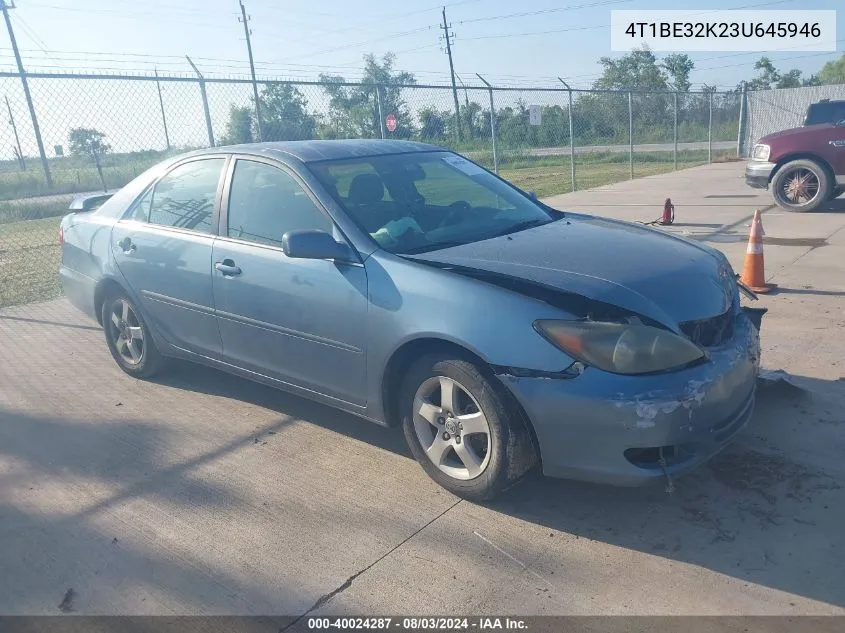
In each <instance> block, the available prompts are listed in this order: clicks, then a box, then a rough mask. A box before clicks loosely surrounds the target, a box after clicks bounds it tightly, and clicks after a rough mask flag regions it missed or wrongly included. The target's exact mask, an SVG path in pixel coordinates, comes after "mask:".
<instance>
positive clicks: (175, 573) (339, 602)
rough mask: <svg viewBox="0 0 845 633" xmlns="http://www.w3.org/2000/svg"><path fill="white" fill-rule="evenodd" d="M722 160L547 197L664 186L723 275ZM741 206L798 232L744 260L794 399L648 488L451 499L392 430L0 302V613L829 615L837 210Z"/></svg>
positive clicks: (639, 192) (835, 564) (769, 354)
mask: <svg viewBox="0 0 845 633" xmlns="http://www.w3.org/2000/svg"><path fill="white" fill-rule="evenodd" d="M741 172H742V164H722V165H713V166H709V167H702V168H695V169H689V170H685V171H682V172H677V173H674V174H664V175H661V176H654V177H650V178H644V179H641V180H638V181H632V182H626V183H620V184H617V185H611V186H608V187H603V188H601V189H597V190H593V191H584V192H577V193H574V194H569V195H567V196H559V197H557V198H554V199H553V200H552V201H551V202H552V203H553V204H555V205H556V206H561V207H566V208H571V209H590V210H592V211H594V212H596V213H598V214H601V215H609V216H614V217H620V218H624V219H631V220H651V219H654V218H656V217H657V216H658V215H659V213H660V210H661V208H662V203H663V199H664V198H666V197H667V196H668V197H672V199H673V201H674V202H675V205H676V219H677V221H678V224H677V225H675V226H674V227H671V229H669V230H671V231H676V232H681V233H684V234H688V236H690V237H694V238H697V239H703V240H707V241H709V242H710V243H713V244H714V245H716V246H717V247H719V248H723V249H724V250H725V251H726V252H727V253H728V255H729V257H730V259H731V261H732V263H733V264H734V266H735V267H737V268H739V267H740V266H741V263H742V256H743V253H744V248H745V243H744V240H745V236H746V235H747V231H748V227H747V226H746V225H747V224H748V223H749V222H750V217H751V214H752V213H753V210H754V209H755V208H765V207H767V206H768V205H769V204H770V198H769V196H768V195H767V194H766V193H765V192H755V191H754V190H751V189H747V188H746V187H745V185H744V183H742V181H741ZM713 195H720V196H730V197H720V198H713V197H708V196H713ZM742 196H752V197H742ZM763 221H764V226H765V230H766V233H767V236H768V238H770V239H771V238H779V239H783V240H790V239H795V238H796V237H799V236H800V237H802V238H805V239H806V238H809V239H814V240H816V242H812V243H813V244H817V243H818V244H819V245H817V246H802V245H799V244H796V243H794V242H793V243H790V242H786V243H783V244H782V245H769V244H767V245H766V251H765V252H766V265H767V269H766V270H767V273H768V276H769V277H770V278H772V279H773V280H774V281H776V282H778V283H779V284H780V286H781V292H780V294H777V295H770V296H768V297H765V298H764V299H761V303H763V304H764V305H767V306H768V307H769V308H770V312H769V314H768V315H767V316H766V317H765V319H764V322H763V331H762V337H763V345H764V353H763V364H764V366H765V367H766V368H767V369H785V370H787V371H789V372H790V373H791V374H792V375H793V376H794V378H793V380H794V381H795V382H796V383H797V384H799V385H800V386H801V388H800V389H795V388H792V387H790V386H789V385H785V384H775V385H774V386H767V387H764V388H761V393H760V399H759V405H758V409H757V411H756V413H755V417H754V420H753V422H752V424H751V426H750V427H749V429H748V430H747V431H746V432H745V433H743V434H742V435H741V436H740V438H739V439H738V440H737V442H736V443H735V444H734V445H733V446H731V447H730V448H729V449H728V450H726V451H725V452H724V453H723V454H721V455H719V456H717V457H716V458H715V459H714V460H713V461H712V462H711V463H709V464H708V465H706V466H704V467H702V468H701V469H699V470H698V471H696V472H694V473H692V474H690V475H689V476H687V477H685V478H683V479H681V480H679V481H678V482H676V490H675V492H674V493H672V494H666V493H665V492H663V490H662V488H661V487H658V488H650V489H636V490H628V489H614V488H608V487H602V486H593V485H585V484H579V483H572V482H563V481H554V480H544V479H542V478H539V477H532V478H531V479H530V480H529V481H526V482H525V483H524V484H523V485H521V486H519V487H517V488H516V489H514V490H512V491H511V492H510V493H508V494H507V495H505V497H504V498H503V499H502V500H500V501H498V502H496V503H492V504H487V505H477V504H471V503H467V502H465V501H460V500H458V499H457V498H455V497H452V496H451V495H449V494H448V493H446V492H445V491H443V490H441V489H439V488H438V487H437V486H436V485H434V484H433V483H432V482H431V481H430V480H429V479H428V478H427V477H426V476H425V474H424V473H423V471H422V470H421V469H420V468H419V466H418V465H417V464H416V462H414V461H413V460H412V459H411V458H410V455H409V453H408V451H407V449H406V448H405V446H404V440H403V438H402V436H401V433H400V432H397V431H391V430H387V429H382V428H380V427H377V426H375V425H372V424H369V423H367V422H364V421H361V420H358V419H356V418H353V417H350V416H347V415H344V414H341V413H338V412H336V411H333V410H331V409H328V408H325V407H321V406H319V405H315V404H312V403H309V402H307V401H305V400H302V399H299V398H296V397H293V396H289V395H287V394H284V393H281V392H276V391H273V390H271V389H268V388H265V387H262V386H259V385H256V384H253V383H249V382H246V381H243V380H240V379H237V378H233V377H230V376H227V375H224V374H221V373H218V372H215V371H211V370H207V369H204V368H200V367H195V366H191V365H178V366H177V367H176V369H175V370H174V371H173V372H172V373H171V374H169V375H167V376H165V377H163V378H162V379H161V380H158V381H154V382H143V381H136V380H133V379H131V378H129V377H128V376H126V375H124V374H123V373H122V372H120V371H119V370H118V369H117V367H116V366H115V365H114V362H113V361H112V359H111V357H110V356H109V353H108V351H107V349H106V346H105V343H104V341H103V336H102V332H101V331H100V330H99V328H98V327H97V326H96V323H91V322H89V321H87V320H86V319H85V318H84V317H82V316H81V315H79V314H77V313H76V312H75V311H74V310H73V309H72V308H71V307H70V306H68V304H67V303H66V302H65V301H64V300H58V301H53V302H47V303H42V304H36V305H30V306H19V307H16V308H9V309H5V310H2V311H0V570H3V573H2V574H0V614H60V613H62V612H65V611H67V612H71V613H76V614H162V615H170V614H275V615H285V616H291V617H298V616H303V615H304V614H311V615H313V614H321V613H348V614H353V613H357V614H372V613H406V614H411V613H413V614H440V615H449V614H455V613H479V614H484V613H489V612H496V613H500V614H501V613H512V614H678V615H681V614H791V615H798V614H845V555H843V552H842V549H841V533H842V525H843V524H845V503H843V501H845V491H843V489H842V485H843V483H845V463H843V460H842V458H841V456H842V455H843V451H845V418H843V414H842V411H843V410H845V406H843V405H845V381H842V380H841V377H842V376H845V369H843V363H845V360H843V359H845V341H843V340H842V337H841V336H838V337H837V336H835V335H834V334H833V332H836V331H840V332H841V331H842V328H843V326H845V312H843V301H842V296H843V295H845V275H843V273H845V258H843V252H845V231H843V226H845V205H842V204H841V203H837V204H836V205H835V206H834V208H833V209H831V210H828V211H824V212H818V213H815V214H810V215H797V214H786V213H781V212H779V211H777V210H776V209H769V210H767V211H766V212H765V213H764V217H763ZM822 242H823V243H822ZM803 243H805V242H802V244H803ZM71 589H72V590H73V591H72V592H69V590H71ZM68 596H70V597H69V599H68V600H65V598H68ZM60 605H62V607H63V608H62V609H60V608H59V607H60Z"/></svg>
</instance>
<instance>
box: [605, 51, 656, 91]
mask: <svg viewBox="0 0 845 633" xmlns="http://www.w3.org/2000/svg"><path fill="white" fill-rule="evenodd" d="M599 63H600V64H601V65H602V68H603V70H602V75H601V77H599V78H598V79H597V80H596V81H595V82H594V83H593V87H594V88H598V89H604V90H667V89H668V88H669V86H668V84H667V83H666V76H665V74H664V73H663V72H662V71H661V69H660V66H659V65H658V64H657V58H656V57H655V56H654V53H652V52H651V51H650V50H648V48H642V49H638V50H634V51H631V52H630V53H628V54H627V55H623V56H622V57H620V58H619V59H613V58H611V57H602V58H601V59H599Z"/></svg>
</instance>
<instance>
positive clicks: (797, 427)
mask: <svg viewBox="0 0 845 633" xmlns="http://www.w3.org/2000/svg"><path fill="white" fill-rule="evenodd" d="M796 384H797V385H800V387H796V386H795V385H796ZM843 404H845V382H842V381H822V380H816V379H811V378H805V377H798V378H795V379H792V378H790V381H789V382H787V381H783V382H775V383H773V384H770V385H765V386H763V385H761V388H760V390H759V392H758V404H757V409H756V411H755V415H754V418H753V420H752V422H751V424H750V425H749V428H748V429H746V430H745V431H744V432H743V433H742V434H741V435H740V437H739V438H738V439H737V441H736V442H735V443H734V444H732V445H731V446H729V447H728V448H727V449H726V450H725V451H723V452H722V453H720V454H719V455H717V456H716V457H714V458H713V459H712V460H711V461H710V462H709V463H707V464H705V465H704V466H702V467H701V468H699V469H698V470H696V471H693V472H692V473H690V474H688V475H686V476H685V477H682V478H680V479H678V480H676V481H675V492H674V493H672V494H667V493H665V492H664V490H663V487H662V486H659V487H651V488H639V489H622V488H611V487H606V486H597V485H588V484H579V483H576V482H567V481H556V480H551V479H544V478H542V477H534V478H533V480H532V481H531V482H526V485H523V486H520V487H519V488H518V489H515V490H513V491H510V492H509V494H508V495H507V496H506V497H505V498H504V499H502V500H501V501H500V502H498V503H494V504H491V505H490V508H491V509H494V510H496V511H498V512H501V513H504V514H507V515H511V516H515V517H519V518H520V519H523V520H526V521H531V522H533V523H539V524H542V525H545V526H547V527H549V528H553V529H556V530H562V531H564V532H568V533H571V534H575V535H579V536H581V537H584V538H587V539H593V540H599V541H603V542H607V543H611V544H614V545H618V546H620V547H624V548H630V549H635V550H639V551H643V552H647V553H650V554H653V555H655V556H662V557H666V558H669V559H672V560H676V561H680V562H684V563H691V564H694V565H699V566H702V567H705V568H708V569H711V570H713V571H716V572H719V573H723V574H726V575H729V576H733V577H735V578H739V579H743V580H747V581H748V582H750V583H757V584H760V585H765V586H768V587H773V588H776V589H779V590H782V591H786V592H790V593H794V594H797V595H802V596H806V597H808V598H811V599H815V600H819V601H822V602H826V603H830V604H835V605H838V606H845V583H843V571H842V570H843V564H845V556H844V555H843V553H842V551H841V532H842V525H843V522H845V490H843V485H845V471H843V467H842V465H841V461H842V460H841V455H842V453H841V451H842V450H843V448H845V442H843V430H845V413H843V411H844V410H845V408H843Z"/></svg>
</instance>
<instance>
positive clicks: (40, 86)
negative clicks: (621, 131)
mask: <svg viewBox="0 0 845 633" xmlns="http://www.w3.org/2000/svg"><path fill="white" fill-rule="evenodd" d="M6 1H7V2H9V1H10V0H6ZM244 2H245V3H246V5H247V15H248V18H249V19H248V24H249V26H250V28H251V30H252V47H253V53H254V58H255V63H256V68H257V72H258V75H259V77H264V78H271V79H299V80H316V79H317V78H318V77H319V75H320V73H329V74H337V75H342V76H344V77H345V78H346V79H348V80H350V81H354V80H356V79H359V78H360V76H361V69H362V66H363V62H362V57H363V55H364V54H366V53H374V54H376V55H383V54H384V53H387V52H393V53H395V54H396V56H397V61H396V67H397V68H398V69H400V70H406V71H410V72H412V73H413V74H414V75H415V76H416V79H417V81H418V82H419V83H421V84H433V85H442V86H445V85H447V84H448V82H449V74H448V72H449V65H448V58H447V56H446V55H445V52H444V50H443V48H444V43H443V41H442V37H441V36H442V30H441V29H440V20H441V5H440V4H435V3H434V0H404V1H403V2H397V1H395V0H392V1H389V2H380V1H376V0H311V1H310V2H309V1H306V0H244ZM445 2H446V12H447V17H448V22H449V24H450V25H451V30H450V32H452V33H454V46H453V53H454V63H455V70H456V73H457V77H458V80H459V81H460V82H462V83H464V84H466V85H469V86H472V85H476V86H477V85H480V82H479V80H478V79H477V77H476V76H475V74H476V73H479V74H480V75H482V76H483V77H485V78H486V79H487V80H488V81H489V82H490V83H491V84H493V85H498V86H511V87H523V88H524V87H528V86H532V87H560V83H559V82H558V80H557V77H562V78H564V80H566V81H567V82H568V83H569V84H570V85H571V86H572V87H573V88H588V87H590V86H591V85H592V83H593V81H595V79H596V78H597V77H598V76H599V75H600V72H601V66H600V65H599V63H598V60H599V58H600V57H602V56H610V57H619V56H620V55H621V54H622V53H612V52H611V50H610V48H611V47H610V30H609V23H610V11H611V10H613V9H627V10H644V9H677V8H679V7H683V8H687V9H696V10H699V9H700V10H701V11H703V12H706V11H708V10H709V11H712V10H714V9H740V8H746V9H747V8H752V7H753V8H754V9H755V10H756V9H759V10H763V9H767V8H770V9H794V10H799V9H807V8H813V9H835V8H836V7H837V5H838V4H841V0H768V1H767V0H698V2H697V3H696V4H695V5H681V4H680V3H679V2H678V0H672V1H665V0H557V4H555V0H521V1H520V2H513V1H512V0H511V1H507V0H445ZM15 4H16V7H15V8H14V9H11V10H10V11H9V13H10V16H11V20H12V25H13V27H14V30H15V34H16V36H17V39H18V45H19V47H20V50H21V55H22V58H23V63H24V67H25V68H26V69H27V71H29V72H30V73H33V72H38V71H41V72H57V73H68V72H77V73H80V72H88V73H94V72H100V73H121V72H123V73H144V74H150V75H151V74H152V73H153V71H154V70H156V71H157V72H158V73H159V74H160V75H162V76H166V75H174V76H193V75H192V71H191V68H190V66H189V65H188V62H187V60H186V59H185V55H190V56H191V58H192V59H193V61H194V62H195V63H196V65H197V66H198V67H199V69H200V70H201V71H202V72H203V73H204V74H205V76H206V77H224V76H225V77H239V78H246V77H248V72H249V66H248V62H247V50H246V41H245V38H244V32H243V25H242V23H240V22H239V21H238V20H239V17H240V5H239V3H238V0H179V1H178V2H176V1H173V2H167V0H147V1H144V2H138V1H136V0H17V1H16V2H15ZM837 20H838V24H837V38H838V44H837V47H838V49H839V53H838V54H837V53H817V52H807V51H803V52H802V51H801V50H800V48H799V49H797V50H791V51H786V52H781V53H774V54H769V53H767V55H769V56H770V57H771V58H772V59H773V60H774V63H775V65H776V66H777V67H778V68H779V69H781V70H784V71H785V70H788V69H791V68H798V69H800V70H802V71H804V72H805V73H811V72H814V71H817V70H818V69H819V68H820V67H821V66H822V65H823V63H824V62H825V61H829V60H832V59H835V58H837V56H838V55H841V54H842V51H843V50H845V47H843V42H845V23H843V22H845V10H840V11H839V15H838V16H837ZM0 31H3V29H2V27H0ZM660 56H662V54H658V57H660ZM760 56H761V53H759V52H756V53H731V52H713V53H697V54H692V55H691V57H692V59H693V60H694V61H695V63H696V69H695V70H694V71H693V73H692V75H691V81H692V83H693V89H695V88H700V87H701V86H702V84H708V85H711V86H712V85H716V86H718V87H720V88H722V89H732V88H734V87H735V86H736V85H737V83H738V82H739V81H740V80H743V79H749V78H750V77H751V76H753V74H754V70H753V63H754V61H755V60H757V59H759V57H760ZM14 69H15V60H14V57H13V54H12V50H11V45H10V42H9V39H8V36H7V35H6V33H5V32H0V71H3V70H5V71H8V70H14ZM30 87H31V91H32V94H33V99H34V102H35V108H36V110H37V113H38V119H39V122H40V127H41V131H42V136H43V138H44V145H45V146H46V147H47V150H48V151H47V153H48V155H49V156H54V155H56V149H55V148H56V146H57V145H63V146H64V151H65V152H66V151H67V138H68V133H69V130H70V129H72V128H74V127H91V128H96V129H98V130H101V131H103V132H104V133H106V134H107V138H108V142H109V143H110V144H111V146H112V148H113V150H114V151H115V152H118V151H120V152H123V151H136V150H139V149H149V148H155V149H163V148H165V146H166V144H167V143H168V142H169V143H170V145H171V146H173V147H188V146H199V145H204V144H206V143H207V132H206V126H205V118H204V116H203V110H202V102H201V100H200V93H199V89H198V85H197V84H196V83H177V82H162V97H161V102H160V101H159V97H158V91H157V86H156V83H155V82H154V81H143V82H142V81H123V80H81V79H73V80H62V79H37V78H31V79H30ZM459 87H460V86H459ZM301 91H302V93H303V95H304V96H305V98H306V99H307V101H308V106H307V107H308V109H309V111H310V112H313V113H317V114H320V113H325V112H327V110H328V99H327V96H326V94H325V92H324V91H323V90H322V89H320V88H319V87H317V86H305V87H302V88H301ZM0 93H2V94H3V95H4V96H5V97H7V98H8V100H9V103H10V105H9V107H10V109H11V110H12V114H13V116H14V118H15V119H16V121H17V128H18V132H19V135H20V142H21V145H22V147H23V152H24V154H25V155H29V156H32V155H35V154H36V153H37V150H36V144H35V136H34V133H33V127H32V124H31V122H30V119H29V114H28V109H27V104H26V101H25V99H24V97H23V91H22V89H21V82H20V80H19V79H18V78H16V77H0ZM615 96H616V95H613V96H608V98H613V97H615ZM250 97H251V86H250V84H248V83H244V84H240V85H235V84H215V83H209V84H208V100H209V106H210V108H209V109H210V116H211V120H212V126H213V129H214V134H215V142H217V143H219V142H220V137H221V136H222V135H223V132H224V131H225V128H226V122H227V121H228V117H229V110H230V107H231V106H232V105H233V104H234V105H240V106H249V104H250ZM403 98H404V99H405V100H406V102H407V103H408V106H409V108H410V110H411V111H413V112H417V111H419V110H420V109H421V108H423V107H427V106H433V107H436V108H437V109H439V110H448V109H451V108H452V107H453V106H452V94H451V91H450V90H436V89H421V90H412V91H405V92H404V94H403ZM620 98H622V97H620ZM464 99H469V100H473V101H477V102H478V103H483V104H485V107H486V102H487V101H486V100H487V93H486V91H483V92H482V91H478V92H473V91H472V90H468V91H467V94H466V95H461V100H464ZM517 99H519V100H522V101H523V102H525V103H528V104H537V105H554V104H557V105H562V106H565V104H566V99H567V95H566V93H565V92H539V91H538V92H531V91H527V90H526V91H519V92H500V93H497V94H496V100H497V101H496V107H497V108H501V107H504V106H506V105H512V103H511V102H514V103H515V102H516V100H517ZM160 103H163V110H164V116H162V107H161V106H160ZM2 105H5V104H2ZM165 123H166V127H167V135H165ZM635 124H636V122H635ZM14 145H15V139H14V135H13V128H12V126H11V125H0V158H6V159H9V158H12V157H13V156H14V154H13V151H14V149H13V148H14Z"/></svg>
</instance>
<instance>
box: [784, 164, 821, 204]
mask: <svg viewBox="0 0 845 633" xmlns="http://www.w3.org/2000/svg"><path fill="white" fill-rule="evenodd" d="M819 186H820V184H819V178H818V176H817V175H816V174H815V173H813V172H812V171H810V170H809V169H805V168H803V167H796V168H795V169H793V170H791V171H789V172H787V173H786V174H785V176H784V178H783V184H782V185H781V193H782V195H783V197H784V198H785V199H786V200H788V201H789V202H791V203H792V204H806V203H808V202H810V201H812V200H813V199H815V197H816V196H817V195H819Z"/></svg>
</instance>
